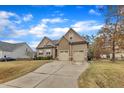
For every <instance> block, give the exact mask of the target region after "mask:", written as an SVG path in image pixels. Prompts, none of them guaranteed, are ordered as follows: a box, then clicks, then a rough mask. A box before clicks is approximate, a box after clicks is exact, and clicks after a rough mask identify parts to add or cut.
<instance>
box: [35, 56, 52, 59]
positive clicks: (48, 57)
mask: <svg viewBox="0 0 124 93" xmlns="http://www.w3.org/2000/svg"><path fill="white" fill-rule="evenodd" d="M50 59H52V56H47V57H36V60H50Z"/></svg>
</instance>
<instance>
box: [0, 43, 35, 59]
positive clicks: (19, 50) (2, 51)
mask: <svg viewBox="0 0 124 93" xmlns="http://www.w3.org/2000/svg"><path fill="white" fill-rule="evenodd" d="M4 56H6V57H11V58H15V59H21V58H33V57H34V52H33V50H32V49H31V48H30V47H29V46H28V45H27V44H26V43H16V44H11V43H7V42H1V41H0V58H3V57H4Z"/></svg>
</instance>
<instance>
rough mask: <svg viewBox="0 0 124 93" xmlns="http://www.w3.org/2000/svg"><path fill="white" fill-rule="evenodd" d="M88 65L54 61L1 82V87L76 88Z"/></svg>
mask: <svg viewBox="0 0 124 93" xmlns="http://www.w3.org/2000/svg"><path fill="white" fill-rule="evenodd" d="M87 67H88V64H87V63H83V64H82V65H79V64H78V65H74V64H70V63H69V62H62V61H54V62H52V63H48V64H45V65H43V66H41V67H40V68H38V69H37V70H35V71H33V72H31V73H29V74H27V75H25V76H22V77H19V78H17V79H14V80H12V81H9V82H6V83H3V84H0V87H1V88H76V87H78V84H77V79H78V77H79V75H80V74H81V73H82V72H83V71H84V70H85V69H86V68H87Z"/></svg>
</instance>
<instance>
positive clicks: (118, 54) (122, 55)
mask: <svg viewBox="0 0 124 93" xmlns="http://www.w3.org/2000/svg"><path fill="white" fill-rule="evenodd" d="M107 49H108V52H107V53H106V52H105V53H103V54H101V55H100V57H101V58H104V59H106V58H108V59H112V50H111V49H112V48H111V47H107ZM115 59H117V60H124V49H120V48H119V47H118V46H115Z"/></svg>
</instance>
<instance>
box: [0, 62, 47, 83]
mask: <svg viewBox="0 0 124 93" xmlns="http://www.w3.org/2000/svg"><path fill="white" fill-rule="evenodd" d="M47 62H49V61H41V60H37V61H14V62H0V83H3V82H6V81H9V80H12V79H15V78H17V77H20V76H22V75H25V74H26V73H29V72H31V71H34V70H35V69H36V68H38V67H40V66H41V65H44V64H45V63H47Z"/></svg>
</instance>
